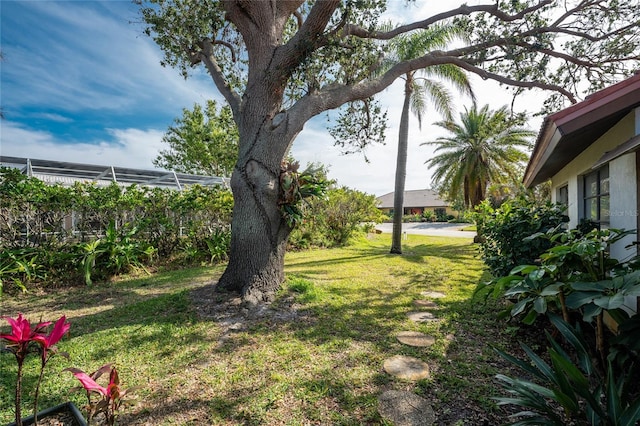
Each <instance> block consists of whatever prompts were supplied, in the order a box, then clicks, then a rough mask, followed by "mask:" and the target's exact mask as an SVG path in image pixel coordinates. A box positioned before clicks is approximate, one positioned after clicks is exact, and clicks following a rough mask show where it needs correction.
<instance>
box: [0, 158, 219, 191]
mask: <svg viewBox="0 0 640 426" xmlns="http://www.w3.org/2000/svg"><path fill="white" fill-rule="evenodd" d="M0 166H4V167H13V168H19V169H20V170H21V171H22V173H23V174H25V175H28V176H33V177H35V178H38V179H40V180H42V181H44V182H48V183H59V184H62V185H73V184H74V183H75V182H96V184H97V185H100V186H104V185H109V184H110V183H112V182H116V183H118V184H119V185H131V184H138V185H144V186H151V187H163V188H174V189H179V190H182V189H183V188H184V187H185V186H189V185H194V184H199V185H203V186H211V185H223V186H228V181H229V179H227V178H222V177H217V176H200V175H191V174H187V173H176V172H172V171H167V170H158V169H156V170H146V169H132V168H128V167H117V166H107V165H96V164H84V163H69V162H65V161H52V160H39V159H35V158H23V157H8V156H0Z"/></svg>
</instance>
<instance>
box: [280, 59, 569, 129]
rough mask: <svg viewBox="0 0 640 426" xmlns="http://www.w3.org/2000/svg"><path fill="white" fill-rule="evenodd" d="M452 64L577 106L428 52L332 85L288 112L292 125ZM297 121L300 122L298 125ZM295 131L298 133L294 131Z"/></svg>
mask: <svg viewBox="0 0 640 426" xmlns="http://www.w3.org/2000/svg"><path fill="white" fill-rule="evenodd" d="M444 64H453V65H456V66H458V67H460V68H462V69H465V70H467V71H469V72H472V73H474V74H476V75H478V76H480V77H481V78H483V79H485V80H486V79H490V80H494V81H497V82H499V83H502V84H506V85H509V86H514V87H522V88H539V89H544V90H551V91H555V92H558V93H560V94H562V95H564V96H566V97H567V98H568V99H569V100H570V101H571V102H572V103H575V102H577V100H576V98H575V97H574V96H573V94H572V93H571V92H569V91H568V90H566V89H564V88H563V87H560V86H557V85H553V84H546V83H541V82H531V81H519V80H515V79H512V78H509V77H506V76H503V75H499V74H495V73H492V72H489V71H486V70H484V69H482V68H479V67H477V66H475V65H473V64H471V63H469V62H467V61H465V60H464V59H461V58H458V57H454V56H448V55H446V54H444V53H443V52H432V53H429V54H427V55H424V56H422V57H420V58H416V59H413V60H410V61H405V62H401V63H399V64H396V65H395V66H393V67H392V68H391V69H389V70H388V71H387V72H386V73H384V74H383V75H382V76H380V77H379V78H377V79H375V80H368V81H364V82H360V83H357V84H354V85H338V84H333V85H330V86H325V87H323V88H321V89H320V90H318V91H315V92H313V93H309V94H307V95H306V96H304V97H303V98H301V99H300V100H299V101H298V102H296V104H295V105H294V106H293V107H291V109H290V110H289V112H290V115H291V117H292V118H294V117H295V118H294V121H296V122H300V123H304V122H306V121H307V120H308V119H310V118H311V117H313V116H315V115H317V114H319V113H321V112H323V111H327V110H330V109H334V108H338V107H340V106H341V105H343V104H344V103H346V102H350V101H354V100H358V99H366V98H368V97H371V96H373V95H375V94H376V93H379V92H380V91H382V90H384V89H385V88H387V87H389V86H390V85H391V84H392V83H393V82H394V81H395V80H396V79H397V78H398V77H400V76H402V75H404V74H407V73H409V72H411V71H415V70H418V69H422V68H427V67H430V66H433V65H444ZM298 120H301V121H298ZM298 131H299V130H298Z"/></svg>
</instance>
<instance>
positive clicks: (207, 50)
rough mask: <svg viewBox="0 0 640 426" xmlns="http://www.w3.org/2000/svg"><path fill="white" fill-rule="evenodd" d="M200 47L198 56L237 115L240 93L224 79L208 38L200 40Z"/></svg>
mask: <svg viewBox="0 0 640 426" xmlns="http://www.w3.org/2000/svg"><path fill="white" fill-rule="evenodd" d="M201 48H202V50H201V51H200V53H199V56H200V58H201V59H202V62H204V64H205V66H206V67H207V71H209V74H210V75H211V78H212V79H213V82H214V83H215V85H216V87H217V88H218V90H219V91H220V93H221V94H222V96H224V98H225V99H226V100H227V102H228V103H229V106H230V107H231V110H232V111H233V116H234V117H239V116H240V102H241V98H240V95H238V93H237V92H236V91H235V90H233V89H232V88H231V86H229V84H228V83H227V81H226V80H225V78H224V75H223V73H222V70H221V69H220V66H218V61H217V60H216V58H215V56H214V54H213V43H212V42H211V41H210V40H204V41H202V44H201Z"/></svg>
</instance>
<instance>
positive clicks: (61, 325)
mask: <svg viewBox="0 0 640 426" xmlns="http://www.w3.org/2000/svg"><path fill="white" fill-rule="evenodd" d="M66 320H67V317H66V316H65V315H63V316H61V317H60V319H58V321H56V323H55V324H54V326H53V330H51V333H49V335H45V334H36V335H35V336H34V337H33V338H32V340H35V341H36V342H38V343H40V345H42V357H43V358H45V357H46V355H47V353H48V352H49V351H50V350H55V348H54V345H55V344H56V343H58V342H59V341H60V339H62V337H63V336H64V335H65V334H67V333H68V332H69V328H70V327H71V324H69V323H65V321H66ZM49 324H50V323H49Z"/></svg>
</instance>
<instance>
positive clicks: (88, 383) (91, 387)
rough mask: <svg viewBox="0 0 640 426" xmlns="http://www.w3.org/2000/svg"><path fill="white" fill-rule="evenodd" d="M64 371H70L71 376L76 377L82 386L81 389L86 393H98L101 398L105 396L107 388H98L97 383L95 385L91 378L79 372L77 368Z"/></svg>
mask: <svg viewBox="0 0 640 426" xmlns="http://www.w3.org/2000/svg"><path fill="white" fill-rule="evenodd" d="M65 371H71V373H73V375H74V376H76V379H78V380H79V381H80V383H81V384H82V387H83V388H84V389H85V390H86V391H87V392H94V391H95V392H98V393H100V394H101V395H103V396H107V388H105V387H103V386H100V385H99V384H98V383H96V381H95V380H94V379H93V378H92V377H91V376H89V375H88V374H87V373H85V372H84V371H82V370H79V369H77V368H73V367H70V368H66V369H65ZM94 375H95V373H94Z"/></svg>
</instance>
